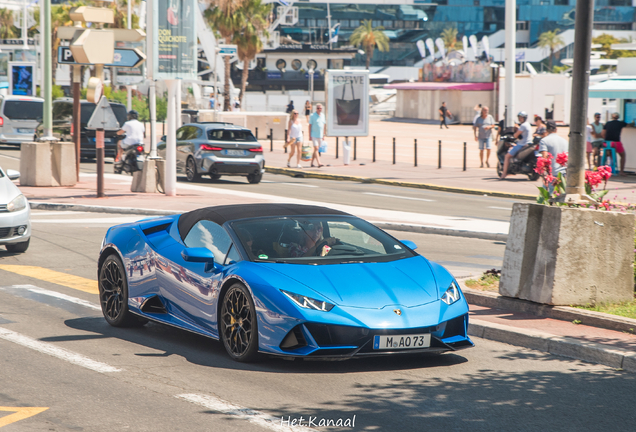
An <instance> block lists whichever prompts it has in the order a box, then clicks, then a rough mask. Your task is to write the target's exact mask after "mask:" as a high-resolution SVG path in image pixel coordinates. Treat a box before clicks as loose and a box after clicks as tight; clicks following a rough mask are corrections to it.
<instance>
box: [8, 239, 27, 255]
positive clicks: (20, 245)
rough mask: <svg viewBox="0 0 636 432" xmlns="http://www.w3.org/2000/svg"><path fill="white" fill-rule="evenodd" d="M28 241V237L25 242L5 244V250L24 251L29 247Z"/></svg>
mask: <svg viewBox="0 0 636 432" xmlns="http://www.w3.org/2000/svg"><path fill="white" fill-rule="evenodd" d="M30 242H31V239H28V240H27V241H25V242H20V243H13V244H8V245H6V246H7V250H8V251H9V252H18V253H22V252H26V250H27V249H28V248H29V243H30Z"/></svg>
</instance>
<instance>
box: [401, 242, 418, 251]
mask: <svg viewBox="0 0 636 432" xmlns="http://www.w3.org/2000/svg"><path fill="white" fill-rule="evenodd" d="M400 243H402V244H403V245H404V246H406V247H407V248H409V249H411V250H415V249H417V245H416V244H415V243H413V242H412V241H411V240H400Z"/></svg>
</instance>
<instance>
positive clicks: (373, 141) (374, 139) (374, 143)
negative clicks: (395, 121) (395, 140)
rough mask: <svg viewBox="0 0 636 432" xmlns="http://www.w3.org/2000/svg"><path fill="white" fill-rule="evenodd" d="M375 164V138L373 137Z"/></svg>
mask: <svg viewBox="0 0 636 432" xmlns="http://www.w3.org/2000/svg"><path fill="white" fill-rule="evenodd" d="M373 162H375V136H374V137H373Z"/></svg>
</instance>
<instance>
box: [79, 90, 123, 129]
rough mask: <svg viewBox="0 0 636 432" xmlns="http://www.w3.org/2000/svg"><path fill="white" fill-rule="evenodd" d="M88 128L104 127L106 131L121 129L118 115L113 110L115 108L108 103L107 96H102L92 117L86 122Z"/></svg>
mask: <svg viewBox="0 0 636 432" xmlns="http://www.w3.org/2000/svg"><path fill="white" fill-rule="evenodd" d="M86 129H91V130H95V129H103V130H105V131H118V130H119V129H121V127H120V126H119V122H118V121H117V117H115V113H114V112H113V108H112V107H111V106H110V103H108V99H106V96H102V98H101V99H100V100H99V103H98V104H97V106H96V107H95V111H93V115H91V118H90V119H89V120H88V123H87V124H86Z"/></svg>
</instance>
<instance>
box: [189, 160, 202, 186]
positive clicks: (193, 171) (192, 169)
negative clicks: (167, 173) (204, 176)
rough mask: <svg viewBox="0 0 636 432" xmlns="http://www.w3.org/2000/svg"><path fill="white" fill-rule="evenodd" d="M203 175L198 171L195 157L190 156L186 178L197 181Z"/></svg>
mask: <svg viewBox="0 0 636 432" xmlns="http://www.w3.org/2000/svg"><path fill="white" fill-rule="evenodd" d="M200 177H201V176H200V175H199V173H198V172H197V165H196V164H195V163H194V159H193V158H191V157H189V158H188V161H187V162H186V179H187V180H188V181H189V182H195V181H197V180H199V178H200Z"/></svg>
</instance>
